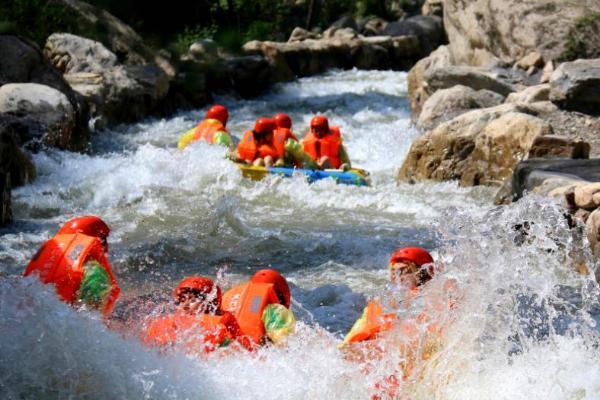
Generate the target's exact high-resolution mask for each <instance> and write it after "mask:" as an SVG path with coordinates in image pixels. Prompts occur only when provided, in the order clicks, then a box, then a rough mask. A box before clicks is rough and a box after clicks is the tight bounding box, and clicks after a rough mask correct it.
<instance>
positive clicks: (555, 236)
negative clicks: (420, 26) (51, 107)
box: [0, 71, 600, 399]
mask: <svg viewBox="0 0 600 400" xmlns="http://www.w3.org/2000/svg"><path fill="white" fill-rule="evenodd" d="M218 101H220V102H222V103H224V104H225V105H227V106H228V108H229V109H230V115H231V122H230V124H229V125H228V126H229V127H230V129H231V131H232V132H233V133H234V134H235V136H237V137H238V138H239V137H241V135H242V133H243V131H244V130H245V129H248V128H249V127H251V126H252V122H253V121H254V119H255V118H257V117H259V116H268V115H273V114H274V113H276V112H280V111H283V112H288V113H289V114H290V115H291V116H292V118H293V120H294V130H295V131H296V132H298V133H301V134H302V133H304V132H305V131H306V129H307V126H308V122H309V120H310V118H311V115H314V114H315V113H322V114H325V115H327V116H328V117H329V118H330V120H331V122H332V123H334V124H336V125H339V126H341V129H342V134H343V136H344V143H345V145H346V146H347V148H348V152H349V155H350V158H351V159H352V161H353V164H354V165H356V166H358V167H361V168H364V169H367V170H369V171H370V172H371V174H372V181H373V185H372V187H349V186H341V185H335V184H334V183H333V182H331V181H320V182H317V183H315V184H312V185H309V184H307V183H306V182H305V181H304V180H303V179H302V178H301V177H295V178H293V179H282V178H278V177H270V178H268V179H266V180H264V181H261V182H251V181H247V180H245V179H243V178H242V177H241V174H240V173H239V171H238V170H237V168H236V167H235V166H234V165H233V164H232V163H230V162H229V161H227V160H226V159H225V158H224V155H225V150H224V149H221V148H218V147H214V146H209V145H206V144H203V143H196V144H194V145H193V146H189V147H188V148H187V149H186V150H185V151H179V150H178V149H177V147H176V142H177V139H178V137H179V136H180V135H181V133H182V132H184V131H186V130H187V129H189V128H191V127H192V126H193V125H194V124H195V123H196V122H197V121H198V120H199V119H200V118H201V117H202V115H203V113H204V112H205V110H204V109H202V110H196V111H192V112H183V113H180V114H178V115H176V116H174V117H172V118H169V119H164V120H148V121H144V122H142V123H139V124H134V125H127V126H121V127H117V128H114V129H113V130H111V131H104V132H98V133H97V135H95V138H94V141H93V143H92V146H91V151H90V153H89V154H74V153H68V152H61V151H56V150H55V151H48V152H44V153H38V154H35V155H33V158H34V161H35V163H36V166H37V168H38V178H37V180H36V181H35V182H34V183H33V184H31V185H29V186H25V187H23V188H20V189H18V190H15V191H14V192H13V208H14V214H15V219H16V222H15V224H14V225H13V226H11V227H9V228H4V230H2V231H0V234H1V235H2V236H1V237H0V274H1V275H2V276H4V277H3V278H0V312H1V313H0V334H1V335H0V336H1V337H2V338H3V339H5V340H4V341H3V345H2V346H1V348H0V395H2V396H1V397H2V398H73V397H74V398H152V399H154V398H157V399H160V398H173V399H186V398H189V399H216V398H223V399H252V398H259V397H260V398H265V399H281V398H285V399H301V398H302V399H304V398H307V397H308V398H318V399H329V398H340V399H342V398H343V399H346V398H347V399H368V398H370V396H371V394H372V393H373V387H374V385H375V384H376V383H377V382H379V381H380V380H381V377H382V376H385V375H386V374H389V373H393V372H394V368H396V367H395V366H397V365H398V363H399V361H400V358H401V357H402V355H401V354H398V352H397V351H396V350H395V349H394V348H392V346H390V347H388V348H386V356H385V357H384V358H383V359H382V360H380V361H379V362H378V363H376V365H375V366H374V367H373V368H371V370H369V371H365V370H364V369H363V368H361V366H360V365H357V364H356V363H352V362H348V361H346V360H345V359H344V357H343V355H342V354H341V353H340V352H339V351H338V350H337V348H336V344H337V343H338V342H339V340H340V337H341V335H342V334H343V333H345V332H346V331H347V330H348V328H349V327H350V326H351V325H352V323H353V322H354V320H356V318H358V316H359V315H360V312H361V310H362V307H363V306H364V304H365V301H366V299H367V298H370V297H371V296H376V295H386V293H388V292H387V289H389V288H386V283H387V260H388V258H389V255H390V253H391V252H392V251H393V249H395V248H396V247H399V246H407V245H420V246H423V247H426V248H428V249H430V250H432V252H433V254H434V256H435V258H436V259H438V260H439V263H440V265H443V272H442V273H440V274H439V275H438V276H437V277H436V278H435V279H436V280H438V281H439V282H442V281H443V280H448V279H452V280H453V281H455V282H456V283H457V286H458V287H459V289H460V293H461V301H460V302H459V305H458V306H457V307H456V308H455V309H452V310H451V311H450V312H447V313H445V314H444V315H442V316H439V318H440V319H442V320H443V321H444V326H445V328H444V335H443V340H442V345H441V347H440V348H439V349H438V350H437V352H436V353H435V355H434V356H433V357H431V358H429V359H427V360H424V361H422V362H419V363H418V365H417V369H418V371H419V373H418V374H415V375H414V377H412V378H411V379H410V380H408V381H407V382H405V383H404V384H403V386H402V389H401V393H400V395H401V396H404V397H402V398H409V399H413V398H414V399H417V398H418V399H431V398H436V399H504V398H506V399H520V398H523V399H525V398H527V399H537V398H539V399H542V398H543V399H596V398H599V397H600V383H598V382H600V379H599V378H600V362H599V361H598V360H600V358H598V356H599V354H598V352H599V351H598V344H599V343H598V330H597V328H596V327H595V325H596V319H597V316H598V315H599V313H598V310H599V309H600V307H599V306H600V305H599V303H598V286H597V284H596V283H595V280H594V279H593V276H592V275H588V276H581V275H579V274H577V273H575V272H574V271H573V269H572V268H571V267H570V265H571V264H572V263H573V262H572V261H573V260H574V259H577V260H581V259H583V260H585V261H586V262H587V264H588V266H589V267H590V268H593V267H594V265H593V263H592V261H591V258H590V255H589V254H588V253H587V252H586V251H585V247H584V244H583V240H582V238H581V237H580V236H581V235H578V234H577V233H574V232H573V231H571V230H569V229H568V228H567V227H566V224H565V223H564V219H563V217H562V211H561V208H560V206H558V205H556V204H554V203H552V202H550V201H549V200H546V199H541V198H528V199H526V200H524V201H521V202H519V203H517V204H515V205H511V206H509V207H504V208H494V207H493V206H492V205H491V204H492V201H491V199H492V196H493V191H492V190H490V189H486V188H470V189H465V188H459V187H457V185H456V184H454V183H443V184H432V183H424V184H416V185H408V184H400V185H398V184H396V182H395V179H394V178H395V174H396V171H397V168H398V167H399V166H400V165H401V163H402V161H403V159H404V157H405V155H406V153H407V151H408V149H409V147H410V143H411V142H412V139H414V138H415V137H416V136H417V135H418V132H417V131H416V130H415V129H413V128H412V127H411V124H410V115H409V106H408V101H407V98H406V75H405V74H404V73H398V72H377V71H369V72H366V71H344V72H331V73H328V74H326V75H324V76H319V77H312V78H305V79H301V80H299V81H297V82H293V83H289V84H285V85H281V86H278V87H276V88H274V89H273V90H272V91H271V92H269V93H268V94H266V95H264V96H262V97H260V98H258V99H254V100H245V101H238V100H235V99H232V98H219V99H218ZM80 214H97V215H100V216H102V218H103V219H105V220H106V221H107V222H108V223H109V225H110V226H111V228H112V232H111V236H110V240H109V243H110V260H111V262H112V264H113V266H114V268H115V273H116V274H117V277H118V279H119V282H120V284H121V287H122V289H123V293H122V296H121V300H120V305H118V306H117V310H116V312H117V314H119V315H120V316H122V317H123V318H126V317H127V318H130V319H131V321H130V322H133V323H137V322H138V321H139V318H140V315H139V314H140V313H142V312H143V311H141V310H145V308H144V307H143V306H142V305H140V304H141V303H140V302H139V299H140V298H143V299H147V298H148V297H149V296H150V295H152V296H154V298H166V297H167V296H168V295H169V293H170V292H171V290H172V288H173V287H174V286H175V285H176V283H177V282H178V281H179V280H180V279H181V278H182V277H184V276H187V275H190V274H200V275H208V276H211V277H213V278H217V279H218V282H219V283H220V284H221V285H222V286H223V287H229V286H230V285H232V284H234V283H237V282H240V281H242V280H243V279H247V278H248V277H249V276H250V275H251V274H252V272H253V271H255V270H257V269H260V268H264V267H274V268H277V269H279V270H281V271H282V272H283V273H284V275H285V276H286V277H288V278H289V280H290V282H291V283H292V285H293V288H292V294H293V296H294V299H295V302H294V303H295V304H294V311H295V313H296V314H297V316H298V317H299V318H300V320H301V323H300V326H299V329H298V333H297V335H295V336H294V337H293V338H291V339H290V341H289V343H288V346H287V347H284V348H266V349H264V350H262V351H261V352H260V353H259V354H257V355H236V356H227V357H223V356H221V355H219V354H216V355H214V356H211V357H210V358H209V359H208V360H197V359H193V358H190V357H187V356H185V355H181V354H170V355H167V356H161V355H159V354H157V353H155V352H154V351H152V350H148V349H146V348H144V347H143V346H142V345H141V344H140V343H139V341H138V340H137V337H136V336H135V334H127V333H123V332H122V330H119V329H108V328H106V327H105V326H104V324H103V323H102V321H99V320H98V319H96V318H95V317H94V316H93V315H88V314H87V313H85V312H75V311H73V310H71V309H70V308H69V307H67V306H65V305H64V304H62V303H60V302H59V301H58V300H56V299H55V296H54V295H53V294H52V293H51V292H50V291H48V290H47V288H44V287H43V286H42V285H40V284H39V283H37V282H36V281H35V280H30V279H25V280H24V279H21V278H19V277H18V275H20V274H21V273H22V271H23V269H24V267H25V265H26V263H27V261H28V260H29V258H30V257H31V256H32V255H33V254H34V252H35V251H36V250H37V248H38V247H39V246H40V245H41V244H42V243H43V241H44V240H46V239H47V238H48V237H50V236H51V235H52V234H53V233H54V232H55V231H56V229H57V228H58V226H59V225H60V224H61V223H62V222H63V221H65V220H66V219H68V218H70V217H71V216H73V215H80ZM524 221H528V222H529V223H530V224H531V225H530V226H531V228H530V230H529V231H528V233H527V235H525V236H526V237H525V239H524V240H521V239H523V237H522V236H523V235H522V234H520V233H519V231H516V230H515V226H517V225H518V224H522V223H523V222H524ZM519 235H521V236H519ZM410 311H411V310H403V309H402V307H400V309H399V311H398V312H399V314H400V315H403V314H402V313H404V312H406V313H408V312H410ZM398 335H399V333H398ZM6 338H10V340H6ZM24 355H26V356H24Z"/></svg>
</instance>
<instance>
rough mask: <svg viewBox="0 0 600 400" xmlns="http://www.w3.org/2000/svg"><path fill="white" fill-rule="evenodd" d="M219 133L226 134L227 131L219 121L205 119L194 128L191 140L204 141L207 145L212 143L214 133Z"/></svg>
mask: <svg viewBox="0 0 600 400" xmlns="http://www.w3.org/2000/svg"><path fill="white" fill-rule="evenodd" d="M219 131H224V132H227V129H225V126H224V125H223V124H222V123H221V121H218V120H216V119H210V118H209V119H205V120H203V121H201V122H200V123H199V124H198V126H197V127H196V130H195V131H194V140H192V142H195V141H198V140H204V141H206V142H209V143H214V140H215V133H217V132H219Z"/></svg>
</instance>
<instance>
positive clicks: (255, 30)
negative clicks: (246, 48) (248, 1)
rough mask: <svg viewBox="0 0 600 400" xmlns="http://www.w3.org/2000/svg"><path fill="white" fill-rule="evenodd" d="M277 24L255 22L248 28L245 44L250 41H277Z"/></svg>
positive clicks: (244, 37)
mask: <svg viewBox="0 0 600 400" xmlns="http://www.w3.org/2000/svg"><path fill="white" fill-rule="evenodd" d="M274 32H275V24H274V23H273V22H267V21H254V22H252V23H251V24H250V26H249V27H248V30H247V31H246V33H245V34H244V36H243V39H244V42H248V41H250V40H272V39H275V34H274Z"/></svg>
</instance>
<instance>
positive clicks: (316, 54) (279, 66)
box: [243, 34, 420, 76]
mask: <svg viewBox="0 0 600 400" xmlns="http://www.w3.org/2000/svg"><path fill="white" fill-rule="evenodd" d="M353 36H354V34H353ZM381 48H383V49H385V51H386V52H387V57H385V59H383V58H381V57H379V54H380V53H381ZM243 49H244V52H246V53H247V54H250V55H257V54H258V55H261V56H263V57H265V58H266V59H267V60H268V61H269V63H270V64H271V65H272V66H273V67H274V70H275V71H281V72H280V73H281V74H282V75H284V76H285V75H287V71H291V73H292V75H295V76H310V75H315V74H318V73H321V72H323V71H326V70H328V69H331V68H342V69H348V68H352V67H354V66H356V63H363V62H364V61H365V55H368V54H371V55H372V54H375V55H377V57H378V58H376V59H381V60H382V63H384V65H385V67H392V68H393V69H403V68H407V67H409V66H410V65H412V63H413V62H414V60H415V59H416V58H417V57H418V56H419V52H420V50H419V43H418V41H417V39H416V38H415V37H410V36H409V37H406V36H403V37H397V38H392V37H389V36H385V37H377V36H374V37H368V38H364V37H360V36H357V37H354V38H343V39H342V38H340V37H337V36H335V35H334V36H333V37H331V38H323V39H320V40H314V39H306V40H304V41H300V42H291V43H278V42H269V41H266V42H260V41H251V42H248V43H246V44H245V45H244V46H243ZM364 64H367V65H368V66H367V67H370V68H383V66H381V65H375V62H374V61H370V62H368V63H366V62H365V63H364Z"/></svg>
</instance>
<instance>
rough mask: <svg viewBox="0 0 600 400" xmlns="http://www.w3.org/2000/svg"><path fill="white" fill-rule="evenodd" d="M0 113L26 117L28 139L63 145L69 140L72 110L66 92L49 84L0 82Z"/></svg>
mask: <svg viewBox="0 0 600 400" xmlns="http://www.w3.org/2000/svg"><path fill="white" fill-rule="evenodd" d="M0 113H5V114H9V115H13V116H16V117H19V118H22V119H23V120H24V121H26V123H27V124H28V125H29V127H30V129H29V131H28V132H29V135H30V139H35V140H38V141H43V143H45V144H47V145H50V146H55V147H59V148H62V149H66V148H68V147H69V145H70V143H71V142H72V140H71V138H72V136H73V135H74V132H75V129H74V128H75V111H74V110H73V106H72V105H71V103H70V102H69V99H68V98H67V96H65V95H64V94H63V93H61V92H59V91H58V90H56V89H54V88H51V87H50V86H46V85H40V84H37V83H9V84H6V85H4V86H1V87H0ZM24 123H25V122H24Z"/></svg>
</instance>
